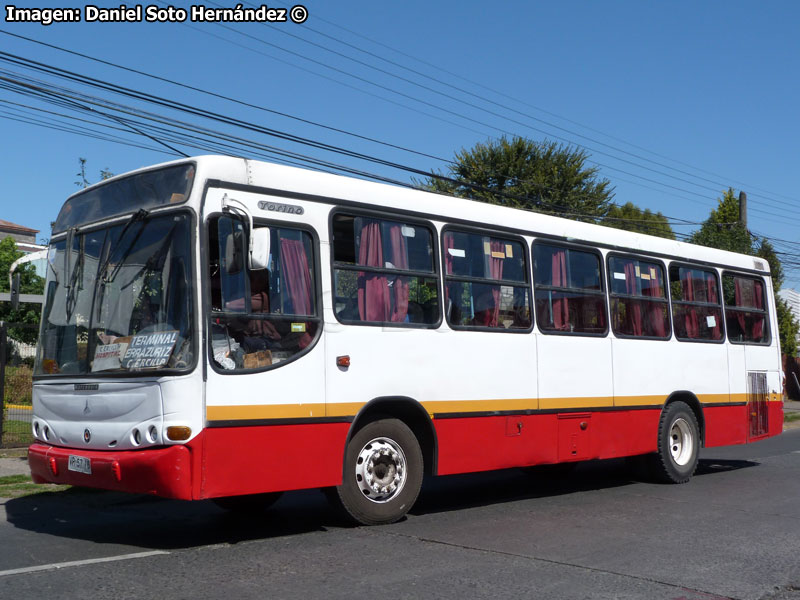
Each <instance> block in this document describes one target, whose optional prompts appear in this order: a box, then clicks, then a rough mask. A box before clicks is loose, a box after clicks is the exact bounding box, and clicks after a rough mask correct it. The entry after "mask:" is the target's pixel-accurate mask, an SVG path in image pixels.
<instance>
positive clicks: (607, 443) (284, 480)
mask: <svg viewBox="0 0 800 600" xmlns="http://www.w3.org/2000/svg"><path fill="white" fill-rule="evenodd" d="M748 411H749V408H748V406H745V405H740V406H717V407H714V406H706V407H705V408H704V419H705V445H706V446H707V447H712V446H724V445H731V444H743V443H746V442H748V441H753V440H755V439H760V438H754V437H748V436H749V431H750V430H749V423H750V420H749V419H750V414H749V412H748ZM660 417H661V410H660V409H652V410H650V409H648V410H629V411H598V412H580V413H561V414H539V415H510V416H487V417H464V418H452V419H449V418H448V419H435V420H434V427H435V429H436V436H437V447H438V468H437V474H439V475H450V474H455V473H469V472H475V471H487V470H492V469H504V468H509V467H518V466H525V465H534V464H548V463H556V462H566V461H579V460H590V459H597V458H614V457H620V456H632V455H636V454H646V453H649V452H654V451H655V450H656V443H657V441H656V432H657V431H658V422H659V419H660ZM767 417H768V433H767V434H765V435H763V436H760V437H767V436H770V435H777V434H778V433H780V432H781V430H782V427H783V406H782V404H781V403H780V402H769V403H768V415H767ZM349 428H350V424H349V423H321V424H303V425H271V426H260V427H258V426H253V427H220V428H209V429H205V430H204V431H202V432H201V433H200V435H198V436H197V437H196V438H194V439H193V440H192V441H191V442H189V443H188V444H187V445H185V446H170V447H166V448H155V449H151V450H128V451H120V452H99V451H87V450H78V449H72V450H70V449H68V448H58V447H54V446H48V445H45V444H40V443H35V444H33V445H32V446H31V447H30V449H29V451H28V461H29V463H30V467H31V473H32V475H33V480H34V481H36V482H37V483H46V482H50V483H62V484H69V485H76V486H84V487H95V488H102V489H109V490H119V491H125V492H133V493H145V494H155V495H158V496H162V497H166V498H179V499H185V500H189V499H201V498H214V497H218V496H233V495H239V494H255V493H263V492H271V491H281V490H294V489H305V488H317V487H327V486H333V485H338V484H340V483H341V481H342V463H343V459H344V449H345V441H346V439H347V433H348V431H349ZM71 456H73V457H79V458H83V459H89V461H90V462H89V463H86V462H85V461H80V460H78V461H75V460H73V461H72V462H73V469H70V457H71ZM87 464H88V465H90V468H91V473H90V474H89V473H83V472H80V471H79V470H74V469H80V468H81V467H82V466H83V467H84V470H88V469H87V468H86V465H87Z"/></svg>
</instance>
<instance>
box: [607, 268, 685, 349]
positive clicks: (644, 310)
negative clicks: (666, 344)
mask: <svg viewBox="0 0 800 600" xmlns="http://www.w3.org/2000/svg"><path fill="white" fill-rule="evenodd" d="M608 277H609V288H610V292H611V293H610V296H611V326H612V329H613V330H614V333H615V334H617V335H619V336H625V337H644V338H656V339H662V340H666V339H669V337H670V326H669V304H668V302H667V289H666V286H665V283H664V268H663V267H662V266H661V264H660V263H657V262H652V261H647V260H643V259H640V258H635V257H627V256H610V257H609V259H608Z"/></svg>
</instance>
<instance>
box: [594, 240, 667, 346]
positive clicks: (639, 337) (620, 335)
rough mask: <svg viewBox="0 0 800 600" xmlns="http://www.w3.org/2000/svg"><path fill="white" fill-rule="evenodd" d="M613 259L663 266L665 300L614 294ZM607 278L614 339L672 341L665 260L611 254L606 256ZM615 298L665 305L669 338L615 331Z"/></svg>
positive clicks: (624, 253)
mask: <svg viewBox="0 0 800 600" xmlns="http://www.w3.org/2000/svg"><path fill="white" fill-rule="evenodd" d="M613 258H622V259H625V258H627V259H632V260H641V261H646V262H651V263H654V264H657V265H660V266H661V272H662V273H663V274H664V275H665V281H663V282H662V283H663V284H664V285H662V287H663V288H664V298H663V300H662V299H660V298H654V297H652V296H636V295H632V294H619V293H616V292H613V291H612V290H611V259H613ZM606 277H607V278H608V281H607V285H608V313H609V320H608V326H609V328H610V329H611V331H612V332H613V334H614V337H616V338H619V339H624V340H651V341H656V342H668V341H670V340H671V339H672V338H673V336H674V333H673V331H672V329H673V328H672V302H671V294H670V290H669V271H668V270H667V266H666V263H665V262H664V261H663V260H660V259H657V258H655V257H651V256H648V255H647V254H633V253H630V252H609V253H608V254H606ZM614 298H628V299H632V300H645V301H646V302H657V303H663V304H665V305H666V306H667V329H668V332H667V336H666V337H659V336H652V335H628V334H626V333H620V332H618V331H615V330H614V325H613V315H612V310H613V309H612V306H613V300H614Z"/></svg>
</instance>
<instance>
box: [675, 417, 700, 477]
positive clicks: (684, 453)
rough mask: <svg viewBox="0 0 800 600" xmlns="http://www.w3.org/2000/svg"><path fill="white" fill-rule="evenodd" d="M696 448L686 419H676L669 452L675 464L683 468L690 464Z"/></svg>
mask: <svg viewBox="0 0 800 600" xmlns="http://www.w3.org/2000/svg"><path fill="white" fill-rule="evenodd" d="M693 448H694V438H693V435H692V429H691V427H689V423H688V422H687V421H686V419H683V418H680V419H675V422H674V423H673V424H672V427H670V431H669V452H670V455H671V456H672V460H674V461H675V464H677V465H679V466H681V467H683V466H685V465H687V464H689V461H690V460H691V458H692V450H693Z"/></svg>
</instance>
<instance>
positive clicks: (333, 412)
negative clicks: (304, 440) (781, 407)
mask: <svg viewBox="0 0 800 600" xmlns="http://www.w3.org/2000/svg"><path fill="white" fill-rule="evenodd" d="M698 399H699V400H700V402H701V403H702V404H704V405H707V406H708V405H714V404H725V403H729V402H734V403H744V402H747V394H701V395H700V396H699V397H698ZM775 399H778V400H779V398H778V397H777V396H775V397H774V398H773V400H775ZM665 400H666V398H665V397H664V396H662V395H651V396H618V397H616V398H614V397H612V396H589V397H573V398H542V399H541V400H539V401H538V402H537V400H536V398H500V399H486V400H431V401H427V402H422V406H423V407H424V408H425V410H426V411H427V412H428V414H430V415H435V414H453V413H465V414H468V413H493V412H516V411H526V410H575V409H582V408H585V409H587V410H589V409H595V408H635V407H637V406H659V405H661V404H663V403H664V401H665ZM363 406H364V404H363V403H361V402H341V403H331V404H328V405H327V407H326V405H325V404H324V403H317V404H259V405H238V406H209V407H207V408H206V418H207V419H208V420H209V421H245V420H262V419H303V418H320V417H353V416H355V415H356V414H358V411H359V410H361V408H362V407H363Z"/></svg>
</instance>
